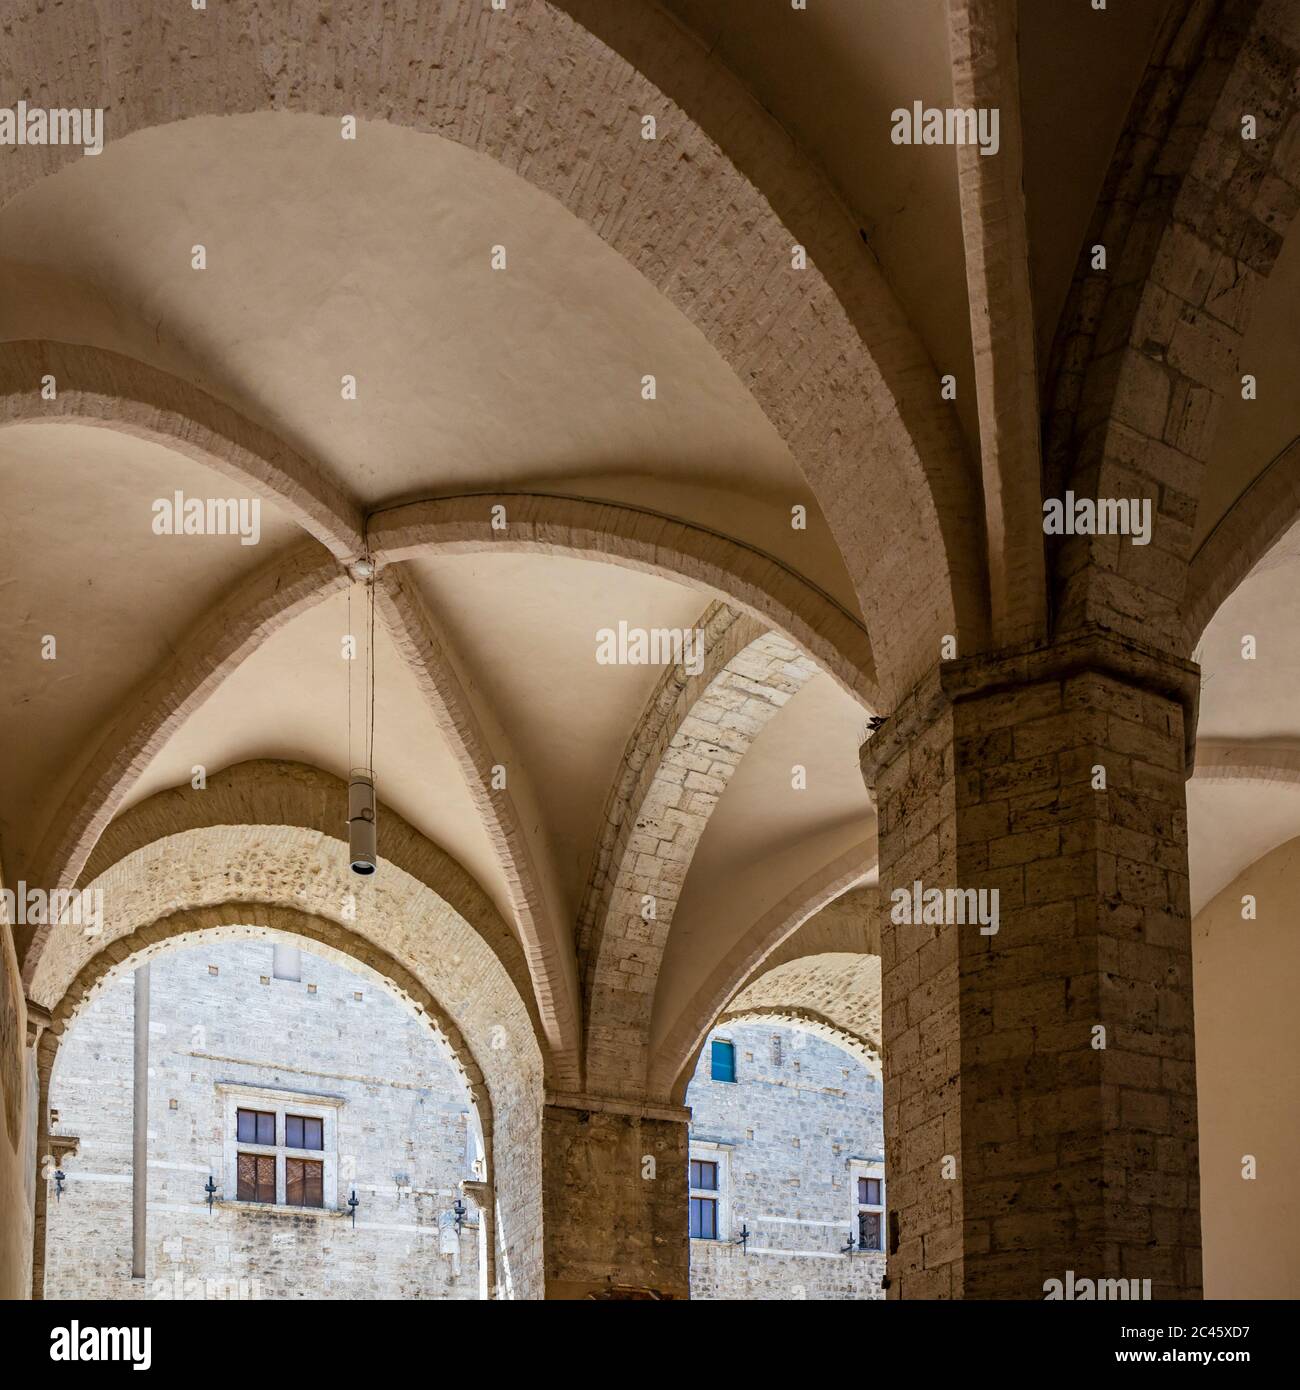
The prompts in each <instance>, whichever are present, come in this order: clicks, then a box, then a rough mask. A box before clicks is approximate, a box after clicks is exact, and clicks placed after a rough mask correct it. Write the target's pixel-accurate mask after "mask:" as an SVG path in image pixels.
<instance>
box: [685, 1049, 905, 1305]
mask: <svg viewBox="0 0 1300 1390" xmlns="http://www.w3.org/2000/svg"><path fill="white" fill-rule="evenodd" d="M715 1043H721V1044H724V1045H725V1044H728V1043H729V1044H730V1049H725V1046H724V1049H723V1052H722V1056H721V1057H720V1058H719V1063H720V1064H721V1066H720V1067H715V1062H714V1051H715V1049H714V1044H715ZM728 1055H729V1056H730V1059H731V1061H732V1062H733V1064H734V1066H733V1074H734V1077H735V1080H734V1081H727V1080H723V1079H714V1073H715V1071H718V1070H721V1069H722V1068H723V1067H725V1062H726V1059H727V1057H728ZM724 1074H725V1072H724ZM686 1103H687V1105H689V1106H690V1108H691V1137H690V1157H691V1161H692V1172H691V1177H690V1185H691V1190H692V1193H693V1194H698V1196H697V1200H700V1199H702V1200H704V1201H705V1202H709V1201H715V1202H716V1204H717V1207H716V1230H717V1234H716V1237H715V1238H711V1239H709V1238H703V1239H702V1238H693V1239H692V1240H691V1297H692V1298H694V1299H752V1298H759V1299H805V1298H806V1299H839V1298H843V1299H850V1298H853V1299H857V1298H883V1297H884V1293H883V1290H882V1288H881V1278H882V1276H883V1275H884V1273H885V1255H884V1253H883V1248H882V1250H881V1251H880V1253H868V1252H862V1251H860V1250H857V1249H855V1251H854V1252H853V1253H851V1254H850V1253H846V1252H845V1247H846V1246H847V1245H848V1243H849V1241H850V1239H851V1238H852V1239H853V1240H854V1241H855V1244H856V1243H857V1239H858V1234H859V1227H858V1213H859V1210H862V1211H864V1212H867V1213H868V1214H869V1217H870V1216H874V1217H875V1220H874V1221H872V1220H870V1219H869V1220H868V1223H867V1225H868V1229H872V1228H874V1230H875V1231H876V1232H878V1235H879V1243H880V1245H881V1246H882V1247H883V1245H884V1241H885V1238H886V1235H885V1213H884V1208H885V1191H884V1129H883V1117H882V1111H883V1094H882V1088H881V1079H880V1074H879V1070H878V1069H873V1068H871V1067H869V1066H868V1065H866V1064H864V1063H863V1062H862V1061H861V1060H860V1059H859V1058H858V1057H856V1056H853V1055H851V1054H850V1053H848V1052H847V1051H844V1050H842V1049H841V1048H840V1047H838V1046H836V1045H835V1044H834V1043H832V1042H828V1041H826V1040H825V1039H824V1038H821V1037H818V1036H816V1035H815V1034H813V1033H810V1032H806V1031H804V1030H802V1029H797V1028H792V1027H788V1026H784V1025H780V1024H767V1023H743V1022H742V1023H728V1024H725V1025H723V1026H721V1027H719V1028H717V1029H715V1030H714V1031H713V1032H712V1033H711V1034H710V1035H709V1038H708V1040H707V1041H706V1043H705V1045H704V1049H703V1051H702V1052H701V1054H700V1062H699V1065H698V1066H697V1068H696V1071H695V1075H694V1078H693V1079H692V1081H691V1084H690V1088H689V1089H688V1091H687V1095H686ZM698 1165H716V1167H714V1168H710V1167H704V1168H703V1169H701V1167H699V1166H698ZM859 1179H863V1180H869V1181H872V1182H875V1183H879V1184H880V1185H879V1187H878V1188H873V1189H869V1190H868V1191H869V1195H870V1196H871V1197H872V1198H873V1199H875V1200H874V1201H873V1202H872V1203H871V1205H870V1207H868V1206H866V1205H863V1206H861V1207H860V1205H859V1203H858V1200H857V1199H858V1197H859V1186H858V1183H859ZM712 1181H716V1188H713V1189H711V1188H710V1187H709V1186H708V1184H709V1183H710V1182H712ZM714 1192H716V1196H714V1195H712V1194H713V1193H714ZM864 1195H865V1194H864ZM877 1207H878V1210H873V1208H877ZM705 1219H706V1221H708V1220H711V1219H713V1214H706V1217H705ZM746 1228H747V1229H748V1231H749V1239H748V1242H747V1245H746V1247H744V1248H742V1246H741V1245H739V1244H737V1243H736V1242H737V1240H738V1238H739V1237H740V1233H741V1231H742V1230H743V1229H746Z"/></svg>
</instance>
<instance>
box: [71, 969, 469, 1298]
mask: <svg viewBox="0 0 1300 1390" xmlns="http://www.w3.org/2000/svg"><path fill="white" fill-rule="evenodd" d="M300 964H301V972H300V973H301V978H300V979H299V980H290V979H281V978H276V976H275V971H274V967H273V947H272V945H271V944H270V943H269V942H268V943H266V944H263V943H260V942H258V943H253V942H205V943H203V944H201V945H198V946H194V947H181V948H179V949H176V950H174V951H171V952H168V953H166V954H164V955H162V956H159V957H156V958H155V959H154V960H153V962H152V965H151V972H152V974H151V991H150V992H151V1009H150V1017H151V1026H150V1079H149V1212H148V1244H147V1267H146V1275H145V1278H144V1280H142V1281H132V1279H131V1277H130V1275H131V1140H132V1129H131V1116H132V1040H133V1023H132V1020H133V983H132V974H131V971H130V970H129V969H128V970H126V971H125V972H124V973H122V974H120V975H117V976H114V977H112V978H111V979H110V980H109V982H108V983H107V984H106V986H105V987H104V989H103V991H102V992H101V993H100V994H99V995H98V996H97V997H96V998H95V999H94V1000H93V1002H92V1003H90V1004H89V1005H88V1006H87V1007H86V1008H85V1009H84V1010H83V1012H82V1013H81V1015H80V1016H79V1017H78V1019H77V1020H76V1022H75V1023H74V1024H73V1026H72V1028H71V1029H70V1030H69V1033H68V1035H67V1036H66V1037H65V1039H64V1041H63V1044H62V1047H61V1049H60V1052H59V1056H58V1060H57V1062H56V1064H55V1070H54V1075H53V1079H52V1083H51V1088H50V1103H51V1108H52V1109H54V1110H57V1111H58V1116H59V1121H58V1125H57V1129H56V1132H57V1133H62V1134H75V1135H78V1136H79V1137H80V1141H81V1143H80V1150H79V1152H78V1154H77V1155H76V1156H75V1157H72V1158H69V1159H68V1160H67V1161H66V1162H65V1164H64V1170H65V1172H66V1173H67V1175H68V1180H67V1186H66V1190H65V1192H64V1194H63V1197H62V1199H61V1200H60V1201H59V1202H58V1203H55V1202H53V1201H51V1204H50V1219H49V1236H48V1247H47V1268H48V1276H47V1285H46V1296H47V1297H49V1298H67V1297H85V1298H165V1297H176V1296H185V1297H196V1296H198V1297H202V1296H209V1297H224V1296H242V1297H249V1296H252V1297H261V1298H354V1299H355V1298H476V1297H478V1293H479V1286H478V1259H477V1247H478V1237H477V1232H476V1231H475V1230H471V1229H466V1230H465V1231H464V1232H463V1234H462V1235H461V1236H460V1237H459V1238H457V1237H456V1236H455V1233H454V1231H452V1230H451V1229H450V1228H449V1222H448V1219H447V1216H446V1214H447V1213H448V1212H449V1211H450V1208H451V1206H452V1203H453V1202H454V1201H455V1200H456V1197H457V1196H458V1195H459V1194H458V1189H457V1184H458V1182H459V1181H460V1180H461V1179H462V1178H464V1177H468V1176H472V1173H471V1171H470V1161H471V1153H472V1150H471V1148H470V1147H469V1144H470V1142H471V1141H470V1140H469V1139H468V1138H467V1126H472V1123H473V1117H472V1114H471V1112H470V1108H469V1100H468V1096H467V1095H466V1093H465V1090H464V1088H463V1086H462V1085H461V1084H460V1083H459V1081H458V1079H457V1077H456V1075H455V1073H454V1071H453V1069H452V1066H451V1064H450V1062H449V1060H448V1056H447V1053H446V1051H445V1049H444V1046H443V1044H442V1043H441V1042H440V1041H439V1040H438V1038H437V1037H436V1035H435V1034H434V1033H433V1032H432V1030H430V1029H429V1027H428V1025H427V1024H425V1023H423V1022H421V1021H419V1020H418V1019H417V1018H415V1017H414V1015H413V1014H412V1013H411V1012H410V1011H409V1010H408V1009H406V1008H405V1007H403V1006H402V1005H401V1004H400V1003H399V1002H398V1001H397V1000H396V999H394V998H393V997H392V996H390V995H389V994H387V992H386V991H383V990H382V989H380V988H378V987H377V986H376V985H375V984H374V982H373V981H372V980H371V979H362V978H361V977H360V976H357V975H354V974H352V973H351V972H350V971H348V970H345V969H343V968H342V967H340V966H338V965H336V964H334V963H333V962H330V961H326V960H323V959H321V958H320V957H316V956H312V955H310V954H308V953H307V952H306V951H303V952H301V955H300ZM213 967H215V972H216V973H213ZM312 986H315V988H314V990H313V989H312V988H311V987H312ZM358 996H359V997H358ZM225 1083H235V1084H237V1085H250V1086H256V1087H260V1088H266V1089H268V1090H270V1091H280V1092H291V1093H300V1094H301V1095H302V1101H303V1108H304V1109H305V1110H307V1109H309V1108H310V1106H311V1105H312V1103H313V1097H314V1098H315V1101H316V1103H319V1104H324V1105H328V1106H332V1107H336V1108H335V1109H334V1113H335V1114H336V1116H337V1155H336V1158H337V1166H336V1167H333V1165H331V1164H330V1163H328V1161H327V1166H326V1173H327V1176H330V1175H334V1176H335V1182H334V1184H333V1186H332V1189H331V1186H330V1185H329V1184H328V1183H327V1190H326V1193H325V1201H326V1206H327V1207H331V1206H333V1207H335V1208H337V1207H339V1206H340V1205H341V1204H342V1203H343V1202H344V1201H345V1200H346V1198H347V1196H348V1193H349V1192H350V1191H351V1190H352V1188H353V1187H355V1189H356V1193H357V1197H358V1199H359V1200H360V1204H361V1205H360V1206H359V1208H358V1210H357V1219H356V1227H355V1230H354V1229H353V1227H352V1225H351V1222H350V1221H349V1219H348V1217H347V1216H346V1215H345V1214H341V1213H339V1212H338V1211H337V1210H336V1211H335V1212H334V1213H333V1214H330V1213H329V1212H308V1211H303V1210H286V1209H283V1208H276V1209H267V1208H250V1207H249V1206H247V1205H236V1204H235V1203H234V1202H233V1201H232V1200H231V1199H233V1198H234V1196H235V1193H234V1192H233V1191H231V1190H224V1191H223V1192H222V1194H221V1198H224V1199H225V1200H224V1201H223V1200H220V1199H219V1201H218V1205H217V1206H216V1208H215V1210H214V1211H213V1212H212V1213H211V1214H209V1211H208V1208H207V1207H206V1205H205V1202H204V1193H203V1187H204V1184H205V1183H206V1181H207V1178H208V1174H209V1173H212V1174H213V1175H214V1177H215V1181H217V1183H218V1184H220V1185H222V1187H223V1188H226V1187H227V1184H226V1181H225V1177H226V1174H225V1171H224V1170H223V1143H224V1133H223V1129H224V1124H225V1115H224V1112H225V1110H226V1109H228V1108H229V1103H228V1101H227V1100H226V1096H227V1094H228V1093H227V1092H224V1091H222V1090H220V1089H219V1086H221V1085H223V1084H225ZM288 1105H289V1108H290V1109H293V1108H294V1102H293V1101H289V1102H288ZM332 1167H333V1174H332V1173H331V1169H332ZM467 1205H469V1206H470V1207H471V1210H472V1203H467ZM475 1219H476V1214H475Z"/></svg>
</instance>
